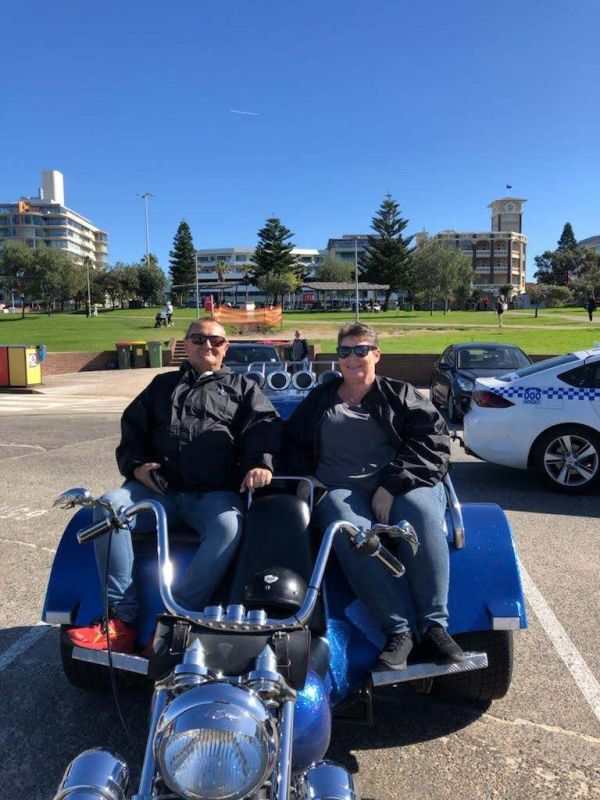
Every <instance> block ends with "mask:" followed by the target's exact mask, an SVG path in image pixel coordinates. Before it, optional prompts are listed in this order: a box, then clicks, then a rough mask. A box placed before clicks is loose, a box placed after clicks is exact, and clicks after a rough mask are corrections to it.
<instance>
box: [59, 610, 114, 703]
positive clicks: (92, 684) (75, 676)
mask: <svg viewBox="0 0 600 800" xmlns="http://www.w3.org/2000/svg"><path fill="white" fill-rule="evenodd" d="M69 627H70V626H67V625H61V629H60V660H61V662H62V667H63V671H64V673H65V676H66V678H67V680H68V681H69V683H70V684H72V685H73V686H77V687H78V688H79V689H106V688H107V687H108V686H110V682H109V675H108V670H107V669H106V668H105V667H101V666H98V664H89V663H88V662H87V661H78V660H77V659H75V658H73V645H72V644H71V642H70V641H69V638H68V636H67V630H68V629H69Z"/></svg>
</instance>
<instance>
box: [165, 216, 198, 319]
mask: <svg viewBox="0 0 600 800" xmlns="http://www.w3.org/2000/svg"><path fill="white" fill-rule="evenodd" d="M169 265H170V266H169V275H170V278H171V284H172V285H173V286H180V285H181V284H189V283H195V281H196V250H195V248H194V240H193V239H192V232H191V230H190V226H189V225H188V223H187V222H186V221H185V220H182V221H181V222H180V223H179V227H178V228H177V233H176V234H175V238H174V239H173V249H172V250H171V251H170V253H169ZM184 294H185V289H175V295H176V297H177V302H178V303H179V305H182V304H183V296H184Z"/></svg>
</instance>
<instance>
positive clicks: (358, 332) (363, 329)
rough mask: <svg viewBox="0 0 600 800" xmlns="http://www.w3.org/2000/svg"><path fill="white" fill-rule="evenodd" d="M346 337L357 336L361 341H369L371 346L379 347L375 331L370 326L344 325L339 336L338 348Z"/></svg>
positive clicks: (359, 323)
mask: <svg viewBox="0 0 600 800" xmlns="http://www.w3.org/2000/svg"><path fill="white" fill-rule="evenodd" d="M346 336H356V337H357V338H360V339H367V340H368V341H369V342H371V344H374V345H376V346H377V347H379V341H378V339H377V333H376V332H375V330H374V329H373V328H372V327H371V326H370V325H365V324H364V323H362V322H346V324H345V325H342V327H341V328H340V329H339V331H338V335H337V343H338V347H339V346H340V345H341V343H342V340H343V339H345V338H346Z"/></svg>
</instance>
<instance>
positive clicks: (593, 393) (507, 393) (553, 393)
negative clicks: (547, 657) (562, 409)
mask: <svg viewBox="0 0 600 800" xmlns="http://www.w3.org/2000/svg"><path fill="white" fill-rule="evenodd" d="M491 391H493V392H494V393H495V394H499V395H500V396H501V397H506V398H507V399H510V398H512V397H515V398H517V399H519V400H524V401H525V402H528V401H529V402H539V401H540V400H541V398H542V397H547V398H548V400H554V399H558V400H598V399H600V389H588V388H577V387H576V386H568V387H563V386H546V387H544V388H543V389H540V388H539V387H536V386H514V387H512V386H507V387H504V386H502V387H496V386H494V387H493V389H492V388H491Z"/></svg>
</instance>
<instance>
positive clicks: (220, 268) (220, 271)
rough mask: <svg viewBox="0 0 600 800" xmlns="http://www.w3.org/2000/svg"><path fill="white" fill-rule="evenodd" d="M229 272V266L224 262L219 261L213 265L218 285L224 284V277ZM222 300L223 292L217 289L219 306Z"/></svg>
mask: <svg viewBox="0 0 600 800" xmlns="http://www.w3.org/2000/svg"><path fill="white" fill-rule="evenodd" d="M229 271H230V267H229V264H228V263H227V262H226V261H223V260H222V259H220V260H219V261H217V263H216V264H215V272H216V273H217V280H218V281H219V283H224V281H225V275H227V273H228V272H229ZM222 299H223V290H222V289H219V305H221V302H222Z"/></svg>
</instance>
